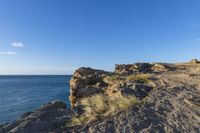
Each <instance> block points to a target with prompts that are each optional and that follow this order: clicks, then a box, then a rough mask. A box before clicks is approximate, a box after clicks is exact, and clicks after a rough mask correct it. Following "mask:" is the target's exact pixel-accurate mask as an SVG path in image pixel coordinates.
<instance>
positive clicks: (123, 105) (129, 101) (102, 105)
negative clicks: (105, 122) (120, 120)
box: [71, 94, 139, 125]
mask: <svg viewBox="0 0 200 133" xmlns="http://www.w3.org/2000/svg"><path fill="white" fill-rule="evenodd" d="M138 103H139V101H138V100H137V99H136V97H134V96H124V97H121V98H115V97H112V98H111V97H108V96H107V95H104V94H96V95H93V96H91V97H87V98H84V99H82V100H81V105H83V110H84V113H83V114H82V115H80V116H79V117H76V116H74V117H73V118H72V119H71V122H72V123H71V124H72V125H79V124H84V123H89V122H91V121H94V120H97V119H98V120H99V119H103V118H105V117H107V116H112V115H115V114H116V113H117V112H119V111H122V110H125V109H128V108H129V107H131V106H132V105H135V104H138Z"/></svg>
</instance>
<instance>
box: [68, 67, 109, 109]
mask: <svg viewBox="0 0 200 133" xmlns="http://www.w3.org/2000/svg"><path fill="white" fill-rule="evenodd" d="M109 74H110V72H106V71H102V70H95V69H92V68H84V67H82V68H79V69H78V70H76V71H75V73H74V75H73V77H72V78H71V81H70V97H69V99H70V101H71V106H72V108H73V107H74V106H75V105H76V103H77V100H78V99H80V98H83V97H87V96H91V95H93V94H96V93H100V92H103V89H104V87H105V86H107V84H106V83H105V82H104V81H103V78H104V77H105V75H109Z"/></svg>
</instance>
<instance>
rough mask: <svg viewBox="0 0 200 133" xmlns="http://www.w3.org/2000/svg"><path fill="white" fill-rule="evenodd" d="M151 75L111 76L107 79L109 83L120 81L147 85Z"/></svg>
mask: <svg viewBox="0 0 200 133" xmlns="http://www.w3.org/2000/svg"><path fill="white" fill-rule="evenodd" d="M149 78H150V74H131V75H111V76H107V77H106V79H105V80H106V81H107V82H115V81H119V80H127V81H132V82H140V83H145V82H148V80H149Z"/></svg>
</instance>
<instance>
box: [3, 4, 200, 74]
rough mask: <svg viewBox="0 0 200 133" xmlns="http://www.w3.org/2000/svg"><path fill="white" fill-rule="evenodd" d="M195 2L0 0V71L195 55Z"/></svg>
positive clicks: (199, 42)
mask: <svg viewBox="0 0 200 133" xmlns="http://www.w3.org/2000/svg"><path fill="white" fill-rule="evenodd" d="M199 14H200V1H199V0H17V1H14V0H0V74H71V73H73V72H74V70H75V69H77V68H78V67H81V66H89V67H95V68H99V69H105V70H113V69H114V65H115V64H117V63H134V62H183V61H188V60H190V59H191V58H200V52H199V50H200V17H199Z"/></svg>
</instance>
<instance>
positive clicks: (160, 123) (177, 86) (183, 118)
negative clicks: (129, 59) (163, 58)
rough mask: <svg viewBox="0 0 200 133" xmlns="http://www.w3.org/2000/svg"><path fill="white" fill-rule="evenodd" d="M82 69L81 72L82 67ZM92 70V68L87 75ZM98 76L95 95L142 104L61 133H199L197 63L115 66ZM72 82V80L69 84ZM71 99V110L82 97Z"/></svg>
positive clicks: (199, 77) (199, 89)
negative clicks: (130, 97)
mask: <svg viewBox="0 0 200 133" xmlns="http://www.w3.org/2000/svg"><path fill="white" fill-rule="evenodd" d="M82 70H83V71H84V69H83V68H82ZM95 71H96V70H94V69H92V71H91V73H95ZM77 72H79V71H76V73H75V75H76V74H77ZM91 73H90V74H91ZM146 75H148V76H147V77H146ZM86 77H87V76H86ZM89 77H90V76H89ZM99 77H100V79H99V81H101V84H102V86H101V87H100V86H99V88H98V89H100V90H101V91H98V93H104V94H106V95H108V96H109V97H113V96H117V97H120V96H124V95H127V94H128V95H134V96H136V98H137V99H140V100H142V103H140V104H139V105H133V106H132V107H130V108H129V109H127V110H124V111H121V112H120V113H118V114H116V115H114V116H110V117H107V118H105V119H104V120H101V121H94V122H90V123H86V124H83V125H81V126H76V128H74V127H66V128H64V129H63V131H67V132H85V133H86V132H99V133H100V132H128V133H129V132H142V133H148V132H165V133H169V132H172V133H177V132H194V133H196V132H200V113H199V112H200V99H199V97H200V82H199V81H200V64H199V62H198V61H196V60H192V61H191V62H189V63H181V64H162V63H155V64H148V63H136V64H129V65H116V69H115V71H114V72H113V73H107V72H106V73H103V76H99ZM75 79H76V78H75ZM83 79H84V78H83ZM73 80H74V79H73V78H72V82H73ZM96 81H97V82H93V83H94V84H86V86H87V87H86V90H85V92H84V93H86V92H87V90H89V89H90V87H91V86H96V84H98V80H96ZM86 83H88V82H86ZM90 85H91V86H90ZM92 88H93V87H92ZM71 91H72V92H73V90H71ZM76 92H79V93H82V91H81V88H79V87H77V88H76ZM88 92H89V91H88ZM84 93H83V94H84ZM95 93H96V92H94V93H89V94H88V95H90V94H92V95H94V94H95ZM88 95H87V96H88ZM92 95H90V96H92ZM73 96H74V97H75V99H76V101H75V102H74V103H76V104H74V107H76V106H79V105H80V104H81V102H79V101H81V100H82V98H83V97H84V95H82V97H78V96H76V95H73Z"/></svg>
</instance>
